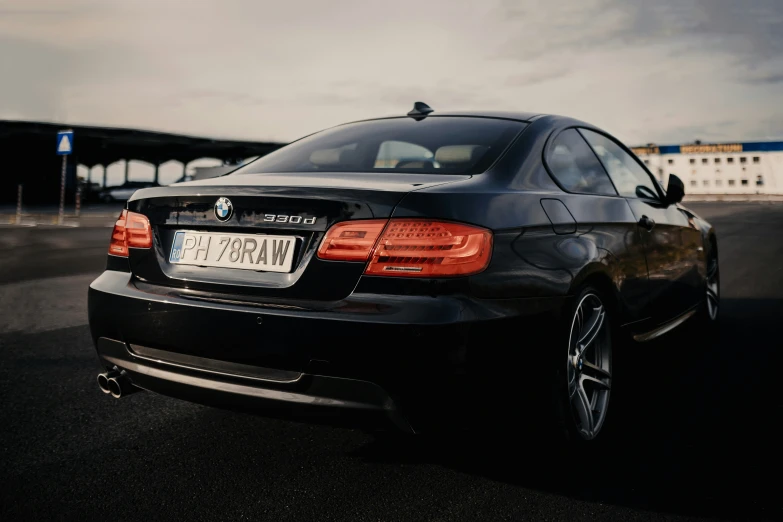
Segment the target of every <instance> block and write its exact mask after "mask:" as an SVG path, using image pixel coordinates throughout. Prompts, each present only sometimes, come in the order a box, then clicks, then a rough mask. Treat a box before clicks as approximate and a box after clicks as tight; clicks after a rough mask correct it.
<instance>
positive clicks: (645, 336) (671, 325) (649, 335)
mask: <svg viewBox="0 0 783 522" xmlns="http://www.w3.org/2000/svg"><path fill="white" fill-rule="evenodd" d="M695 313H696V309H693V310H690V311H688V312H685V313H684V314H682V315H681V316H679V317H677V318H676V319H674V320H672V321H669V322H668V323H666V324H664V325H661V326H659V327H658V328H656V329H654V330H650V331H649V332H646V333H641V334H636V335H634V336H633V340H634V341H636V342H640V343H643V342H647V341H652V340H653V339H655V338H656V337H660V336H662V335H663V334H665V333H667V332H670V331H672V330H674V329H675V328H677V327H678V326H680V325H681V324H682V323H684V322H685V321H687V320H688V319H690V317H691V316H692V315H693V314H695Z"/></svg>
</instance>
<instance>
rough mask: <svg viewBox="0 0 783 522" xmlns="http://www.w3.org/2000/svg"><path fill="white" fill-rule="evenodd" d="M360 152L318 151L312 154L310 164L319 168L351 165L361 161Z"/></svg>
mask: <svg viewBox="0 0 783 522" xmlns="http://www.w3.org/2000/svg"><path fill="white" fill-rule="evenodd" d="M359 159H360V155H359V152H358V151H355V150H350V149H344V148H338V149H318V150H314V151H313V152H312V153H310V163H312V164H313V165H316V166H318V167H336V166H337V165H351V164H354V163H356V162H357V161H359Z"/></svg>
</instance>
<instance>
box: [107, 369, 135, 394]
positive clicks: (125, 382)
mask: <svg viewBox="0 0 783 522" xmlns="http://www.w3.org/2000/svg"><path fill="white" fill-rule="evenodd" d="M107 386H108V389H109V393H111V396H112V397H114V398H115V399H120V398H122V397H125V396H127V395H130V394H132V393H136V392H137V391H139V388H137V387H135V386H134V385H133V384H131V382H130V380H129V379H128V378H127V377H126V376H125V374H124V373H119V374H117V375H116V376H114V377H110V378H109V379H108V382H107Z"/></svg>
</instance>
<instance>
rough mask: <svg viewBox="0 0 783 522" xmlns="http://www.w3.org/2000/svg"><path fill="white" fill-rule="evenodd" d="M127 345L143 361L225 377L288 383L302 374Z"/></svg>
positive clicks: (132, 353) (134, 355)
mask: <svg viewBox="0 0 783 522" xmlns="http://www.w3.org/2000/svg"><path fill="white" fill-rule="evenodd" d="M129 346H130V347H129V348H128V351H129V352H130V354H131V355H132V356H133V357H137V358H139V359H142V360H145V361H150V362H155V363H159V364H166V365H168V366H174V367H177V368H184V369H187V370H194V371H200V372H207V373H212V374H215V375H223V376H226V377H241V378H244V379H253V380H255V381H264V382H275V383H280V384H290V383H294V382H297V381H298V380H299V379H301V378H302V375H303V374H302V372H293V371H287V370H275V369H271V368H262V367H260V366H251V365H249V364H240V363H232V362H226V361H218V360H215V359H205V358H203V357H195V356H193V355H184V354H181V353H174V352H167V351H165V350H157V349H155V348H148V347H146V346H139V345H137V344H131V345H129Z"/></svg>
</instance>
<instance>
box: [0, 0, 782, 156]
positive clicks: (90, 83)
mask: <svg viewBox="0 0 783 522" xmlns="http://www.w3.org/2000/svg"><path fill="white" fill-rule="evenodd" d="M781 27H783V0H571V1H561V0H543V1H538V0H476V1H470V2H468V1H461V0H383V1H377V0H328V1H323V0H286V1H285V2H280V1H266V0H0V78H1V79H0V118H2V119H22V120H46V121H56V122H63V123H72V124H77V123H80V124H95V125H112V126H122V127H139V128H146V129H156V130H164V131H172V132H180V133H187V134H194V135H207V136H215V137H231V138H240V139H252V140H274V141H288V140H292V139H294V138H297V137H299V136H301V135H304V134H307V133H310V132H313V131H315V130H318V129H320V128H323V127H327V126H331V125H335V124H338V123H341V122H344V121H348V120H354V119H361V118H366V117H372V116H378V115H389V114H403V113H404V112H407V111H408V110H409V109H410V106H411V105H412V103H413V102H414V101H416V100H423V101H425V102H427V103H429V104H430V105H431V106H433V107H434V108H435V109H436V110H438V109H442V110H446V109H448V110H458V109H511V110H526V111H541V112H552V113H556V114H566V115H570V116H575V117H578V118H581V119H584V120H587V121H589V122H591V123H594V124H596V125H598V126H601V127H603V128H605V129H606V130H608V131H610V132H613V133H615V134H616V135H617V136H618V137H619V138H621V139H622V140H624V141H626V142H628V143H631V144H639V143H647V142H657V143H670V142H680V141H690V140H693V139H697V138H698V139H702V140H712V141H733V140H740V139H772V138H783V30H782V29H781Z"/></svg>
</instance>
